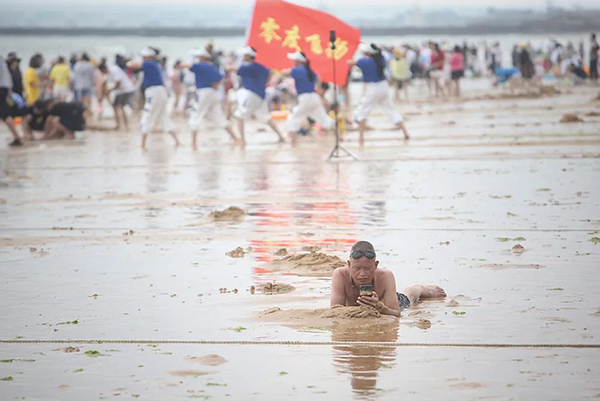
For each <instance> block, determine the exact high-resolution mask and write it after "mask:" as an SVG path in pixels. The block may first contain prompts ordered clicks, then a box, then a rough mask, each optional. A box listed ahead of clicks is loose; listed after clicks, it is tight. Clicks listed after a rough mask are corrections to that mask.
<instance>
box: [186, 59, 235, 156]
mask: <svg viewBox="0 0 600 401" xmlns="http://www.w3.org/2000/svg"><path fill="white" fill-rule="evenodd" d="M193 56H194V57H197V58H198V59H199V61H198V62H196V63H194V64H193V65H192V66H187V65H186V67H189V69H190V71H191V72H193V73H194V75H195V76H196V105H195V106H194V109H193V111H192V113H191V114H190V120H189V126H190V129H191V130H192V147H193V148H194V149H197V146H198V143H197V136H198V128H200V124H201V123H202V121H203V120H204V119H209V120H210V121H211V122H212V123H213V124H214V125H215V126H217V127H219V128H223V129H225V131H227V133H228V134H229V135H230V136H231V138H232V139H233V141H234V142H237V140H238V139H237V137H236V136H235V133H234V132H233V129H232V128H231V126H230V125H229V123H228V122H227V119H226V118H225V115H224V114H223V109H222V108H221V99H220V98H219V93H218V92H217V89H218V88H219V85H220V84H221V81H222V80H223V76H222V75H221V73H219V70H218V69H217V67H216V66H215V65H214V64H212V63H211V62H210V61H209V60H210V57H211V55H210V53H209V52H208V50H206V48H204V49H201V50H194V51H193Z"/></svg>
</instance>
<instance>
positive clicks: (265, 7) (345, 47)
mask: <svg viewBox="0 0 600 401" xmlns="http://www.w3.org/2000/svg"><path fill="white" fill-rule="evenodd" d="M331 30H335V32H336V36H337V39H336V42H335V44H336V49H335V50H331V46H330V41H329V31H331ZM246 41H247V44H248V46H252V47H253V48H255V49H256V51H257V53H258V55H257V57H256V61H257V62H259V63H262V64H264V65H265V66H267V67H269V68H274V69H277V70H281V69H284V68H290V67H293V65H294V64H293V61H291V60H289V59H288V58H287V54H288V53H293V52H294V51H296V50H300V51H302V52H304V54H306V57H308V59H309V60H310V66H311V68H312V69H313V70H314V71H315V72H316V73H317V75H319V78H321V80H322V81H324V82H332V81H333V65H332V59H335V60H336V80H337V82H338V83H339V84H341V85H345V84H346V78H347V76H348V70H349V67H348V64H347V63H346V61H347V60H348V59H351V58H352V57H353V56H354V52H355V51H356V48H357V47H358V44H359V43H360V30H359V29H356V28H353V27H351V26H350V25H347V24H346V23H344V22H342V21H340V20H339V19H337V18H336V17H334V16H333V15H330V14H327V13H324V12H322V11H317V10H313V9H311V8H306V7H302V6H297V5H295V4H291V3H287V2H285V1H282V0H255V3H254V12H253V14H252V20H251V22H250V29H249V31H248V34H247V39H246Z"/></svg>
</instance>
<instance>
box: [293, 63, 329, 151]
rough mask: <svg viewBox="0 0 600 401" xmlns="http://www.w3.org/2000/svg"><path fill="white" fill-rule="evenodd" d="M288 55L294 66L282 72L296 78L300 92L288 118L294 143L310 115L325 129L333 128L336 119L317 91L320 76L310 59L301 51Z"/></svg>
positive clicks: (297, 88) (297, 89)
mask: <svg viewBox="0 0 600 401" xmlns="http://www.w3.org/2000/svg"><path fill="white" fill-rule="evenodd" d="M287 57H288V58H289V59H290V60H293V61H294V67H293V68H292V69H290V70H285V71H282V73H283V74H285V75H290V76H291V77H292V78H294V83H295V85H296V93H297V94H298V103H297V104H296V106H294V108H293V109H292V112H291V114H290V115H289V117H288V119H287V128H288V132H289V135H290V139H291V141H292V144H295V143H296V136H297V134H298V132H299V131H300V128H302V124H304V123H306V121H307V119H308V118H309V117H310V118H312V119H313V120H315V121H316V122H317V123H319V124H321V126H322V127H323V129H325V130H331V129H332V128H333V127H334V126H335V120H334V119H333V118H331V117H329V115H328V114H327V111H326V110H325V106H323V102H321V98H320V96H319V95H318V94H317V93H316V92H315V85H316V84H317V82H318V77H317V74H315V72H314V71H313V70H312V69H311V68H310V60H309V59H308V58H307V57H306V55H305V54H304V53H303V52H301V51H296V52H294V53H289V54H288V55H287Z"/></svg>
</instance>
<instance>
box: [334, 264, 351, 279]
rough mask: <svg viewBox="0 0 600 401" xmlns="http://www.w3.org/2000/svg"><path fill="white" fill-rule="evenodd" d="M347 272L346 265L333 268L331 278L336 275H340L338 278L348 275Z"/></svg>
mask: <svg viewBox="0 0 600 401" xmlns="http://www.w3.org/2000/svg"><path fill="white" fill-rule="evenodd" d="M349 272H350V271H349V270H348V266H343V267H338V268H337V269H335V270H334V271H333V278H336V277H340V278H343V277H348V274H349Z"/></svg>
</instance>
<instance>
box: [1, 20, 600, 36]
mask: <svg viewBox="0 0 600 401" xmlns="http://www.w3.org/2000/svg"><path fill="white" fill-rule="evenodd" d="M597 28H598V25H597V24H593V23H582V24H581V23H580V24H568V23H550V22H548V21H543V22H541V21H532V22H531V23H527V24H520V25H514V26H506V25H471V26H464V27H431V28H425V27H422V28H421V27H418V28H417V27H404V28H400V27H399V28H395V27H382V28H375V27H366V28H360V30H361V33H362V35H365V36H404V35H425V36H438V35H486V34H489V35H493V34H503V35H505V34H538V35H543V34H548V35H552V34H566V33H581V32H591V31H594V30H595V29H597ZM245 33H246V28H175V27H173V28H169V27H159V28H150V27H139V28H134V27H131V28H112V27H104V28H101V27H75V28H64V27H39V28H20V27H13V28H11V27H0V35H15V36H41V35H55V36H140V37H158V36H167V37H233V36H244V35H245Z"/></svg>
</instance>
